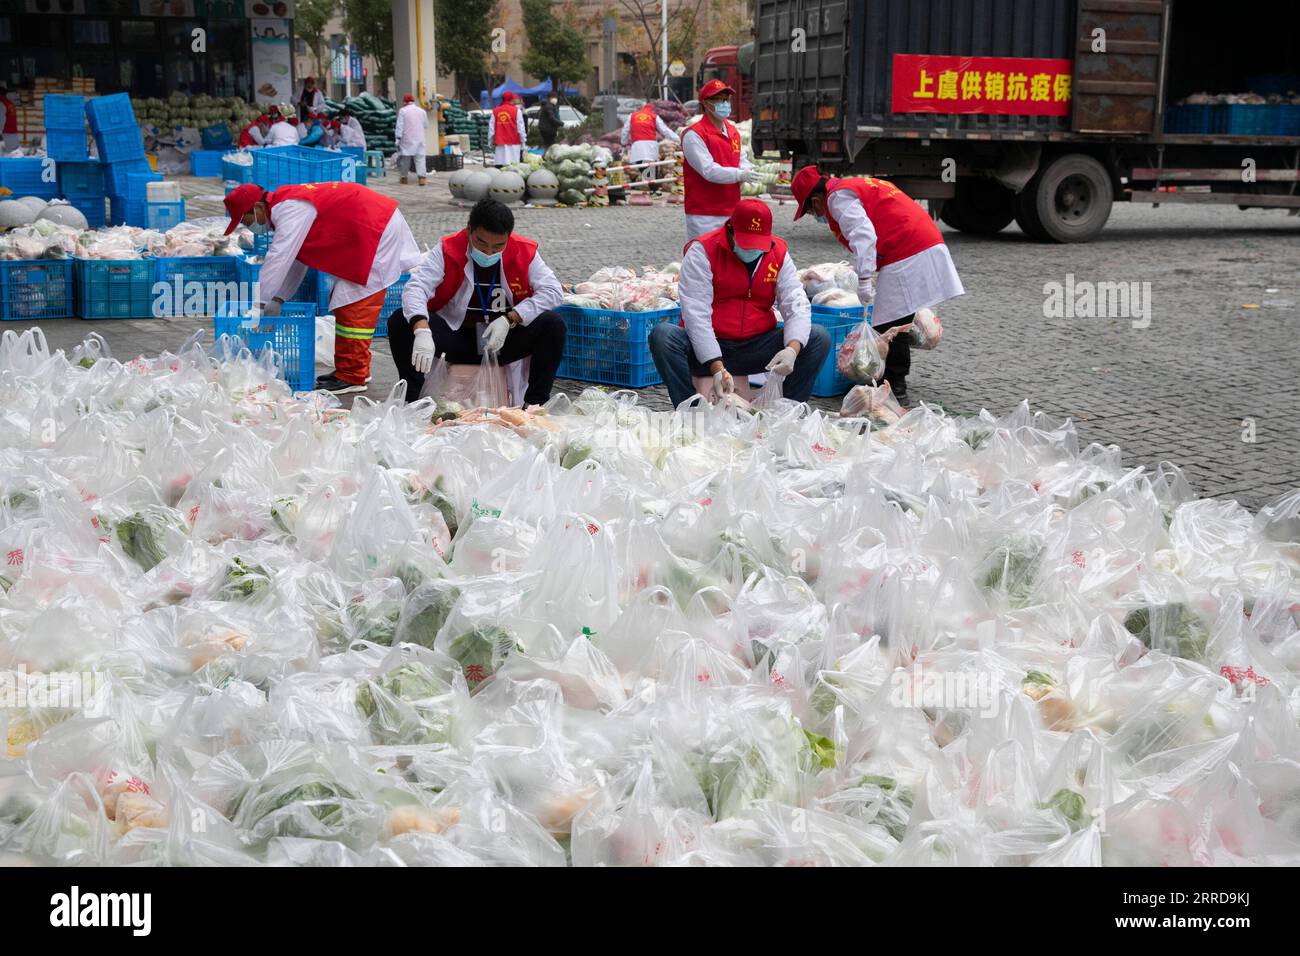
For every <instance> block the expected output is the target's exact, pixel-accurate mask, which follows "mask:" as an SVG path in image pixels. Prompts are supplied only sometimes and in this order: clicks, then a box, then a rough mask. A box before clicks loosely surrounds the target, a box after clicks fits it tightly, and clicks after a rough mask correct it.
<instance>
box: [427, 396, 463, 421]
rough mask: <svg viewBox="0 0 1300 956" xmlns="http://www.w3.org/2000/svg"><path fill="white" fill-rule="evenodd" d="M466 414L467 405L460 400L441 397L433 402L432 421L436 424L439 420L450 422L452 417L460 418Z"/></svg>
mask: <svg viewBox="0 0 1300 956" xmlns="http://www.w3.org/2000/svg"><path fill="white" fill-rule="evenodd" d="M463 414H465V406H464V405H462V404H461V403H460V402H453V401H451V400H450V399H446V398H440V399H438V400H437V401H436V402H434V403H433V416H432V418H431V419H430V421H432V422H434V423H435V424H436V423H438V422H449V421H451V420H452V419H455V418H460V416H461V415H463Z"/></svg>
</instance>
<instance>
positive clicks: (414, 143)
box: [393, 93, 429, 186]
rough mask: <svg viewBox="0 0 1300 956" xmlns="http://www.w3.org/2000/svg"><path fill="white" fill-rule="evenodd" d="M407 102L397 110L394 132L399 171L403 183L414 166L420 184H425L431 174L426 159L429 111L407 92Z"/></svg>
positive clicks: (404, 100) (405, 100)
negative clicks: (425, 141) (425, 146)
mask: <svg viewBox="0 0 1300 956" xmlns="http://www.w3.org/2000/svg"><path fill="white" fill-rule="evenodd" d="M402 101H403V103H404V104H405V105H404V106H403V107H402V108H401V109H400V110H398V111H397V128H396V130H395V131H394V133H393V137H394V139H396V140H397V171H398V172H399V173H401V174H402V184H403V185H405V184H406V183H409V182H410V180H409V179H408V178H407V171H408V170H409V169H410V168H411V167H412V166H414V167H415V175H416V176H418V177H419V182H420V185H421V186H423V185H424V181H425V179H426V177H427V176H428V175H429V167H428V164H427V163H426V162H425V161H424V131H425V130H427V129H428V128H429V112H428V110H426V109H425V108H424V107H423V106H421V105H420V104H419V103H417V102H415V97H414V96H412V95H411V94H410V93H407V94H406V95H405V96H404V97H402Z"/></svg>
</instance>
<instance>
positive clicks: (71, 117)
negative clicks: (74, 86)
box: [45, 93, 86, 137]
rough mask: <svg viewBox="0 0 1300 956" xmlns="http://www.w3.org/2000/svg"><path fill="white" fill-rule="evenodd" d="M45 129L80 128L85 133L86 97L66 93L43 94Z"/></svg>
mask: <svg viewBox="0 0 1300 956" xmlns="http://www.w3.org/2000/svg"><path fill="white" fill-rule="evenodd" d="M45 129H46V130H47V131H49V130H51V129H62V130H72V129H75V130H80V131H81V135H82V136H83V137H84V136H85V135H86V98H85V97H84V96H72V95H69V94H67V93H46V94H45Z"/></svg>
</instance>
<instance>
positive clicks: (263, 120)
mask: <svg viewBox="0 0 1300 956" xmlns="http://www.w3.org/2000/svg"><path fill="white" fill-rule="evenodd" d="M257 122H259V123H266V124H267V125H270V123H271V117H269V116H267V115H266V114H265V113H263V114H262V115H261V116H259V117H258V118H257Z"/></svg>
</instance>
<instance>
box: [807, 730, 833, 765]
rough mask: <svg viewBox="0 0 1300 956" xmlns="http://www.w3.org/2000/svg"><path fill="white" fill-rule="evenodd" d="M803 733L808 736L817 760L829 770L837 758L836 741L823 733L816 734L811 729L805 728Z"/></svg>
mask: <svg viewBox="0 0 1300 956" xmlns="http://www.w3.org/2000/svg"><path fill="white" fill-rule="evenodd" d="M803 735H804V736H805V737H807V738H808V745H809V746H810V747H812V752H813V756H814V757H815V758H817V762H818V763H819V764H821V765H822V767H824V768H825V769H827V770H829V769H830V768H831V767H834V766H835V762H836V759H837V755H836V751H835V743H834V741H832V740H831V739H830V738H829V737H823V736H822V735H821V734H814V733H813V732H812V731H811V730H805V731H804V732H803Z"/></svg>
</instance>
